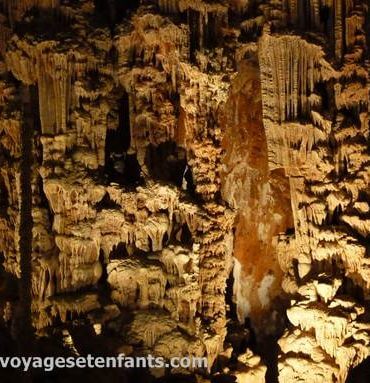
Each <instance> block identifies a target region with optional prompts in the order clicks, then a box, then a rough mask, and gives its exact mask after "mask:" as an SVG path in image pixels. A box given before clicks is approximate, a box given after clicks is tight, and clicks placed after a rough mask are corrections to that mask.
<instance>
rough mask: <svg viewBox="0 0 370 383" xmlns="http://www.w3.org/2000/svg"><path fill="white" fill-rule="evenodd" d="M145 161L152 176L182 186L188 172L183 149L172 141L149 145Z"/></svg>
mask: <svg viewBox="0 0 370 383" xmlns="http://www.w3.org/2000/svg"><path fill="white" fill-rule="evenodd" d="M145 162H146V165H147V167H148V169H149V173H150V174H149V175H150V176H151V177H152V178H154V179H155V180H158V181H159V180H160V181H164V182H169V183H172V184H174V185H176V186H178V187H181V186H182V184H183V180H184V177H185V176H186V173H187V172H188V167H187V164H186V152H185V149H183V148H180V147H178V146H177V145H176V143H175V142H173V141H167V142H164V143H162V144H159V145H158V146H154V145H149V146H148V149H147V153H146V159H145ZM189 181H190V178H189Z"/></svg>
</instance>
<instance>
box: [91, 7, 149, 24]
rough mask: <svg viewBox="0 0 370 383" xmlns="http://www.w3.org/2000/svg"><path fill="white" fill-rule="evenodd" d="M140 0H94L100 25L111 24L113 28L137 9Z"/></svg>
mask: <svg viewBox="0 0 370 383" xmlns="http://www.w3.org/2000/svg"><path fill="white" fill-rule="evenodd" d="M140 3H141V1H140V0H130V1H127V0H94V11H95V12H94V13H95V17H96V21H97V22H98V23H99V24H100V25H109V27H110V28H111V29H112V30H113V29H114V27H115V25H116V24H118V23H120V22H121V21H122V20H123V19H124V18H125V17H127V16H128V15H129V14H130V13H131V12H132V11H135V10H136V9H137V8H138V7H139V5H140Z"/></svg>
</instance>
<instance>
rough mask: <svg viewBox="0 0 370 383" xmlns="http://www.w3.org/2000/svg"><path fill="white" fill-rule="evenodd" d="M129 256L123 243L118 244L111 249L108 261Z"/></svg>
mask: <svg viewBox="0 0 370 383" xmlns="http://www.w3.org/2000/svg"><path fill="white" fill-rule="evenodd" d="M129 256H130V255H129V253H128V251H127V248H126V245H125V244H124V243H123V242H120V243H118V245H114V246H113V249H112V250H111V252H110V254H109V259H110V260H112V259H124V258H128V257H129Z"/></svg>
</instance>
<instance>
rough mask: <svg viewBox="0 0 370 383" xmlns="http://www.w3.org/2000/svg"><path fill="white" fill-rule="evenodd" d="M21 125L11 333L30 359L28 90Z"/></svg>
mask: <svg viewBox="0 0 370 383" xmlns="http://www.w3.org/2000/svg"><path fill="white" fill-rule="evenodd" d="M23 101H24V117H25V118H24V122H23V124H22V125H21V138H22V140H21V147H22V156H21V163H20V189H21V193H20V198H21V207H20V228H19V236H20V240H19V249H20V270H21V277H20V279H19V303H18V307H17V311H16V314H15V318H14V324H13V326H14V327H13V329H14V332H15V334H14V335H15V337H16V339H17V341H18V348H19V352H20V353H21V355H31V354H32V345H33V338H34V329H33V327H32V320H31V302H32V295H31V291H32V289H31V280H32V263H31V259H32V227H33V218H32V186H31V179H32V174H31V172H32V162H33V155H32V140H33V126H34V121H33V118H32V105H31V104H30V97H29V89H28V88H26V87H24V88H23Z"/></svg>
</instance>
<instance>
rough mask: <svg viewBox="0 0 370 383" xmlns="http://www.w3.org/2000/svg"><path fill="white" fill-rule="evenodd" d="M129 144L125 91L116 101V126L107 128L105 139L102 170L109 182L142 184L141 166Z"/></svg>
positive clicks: (126, 96) (131, 184)
mask: <svg viewBox="0 0 370 383" xmlns="http://www.w3.org/2000/svg"><path fill="white" fill-rule="evenodd" d="M130 145H131V131H130V100H129V96H128V94H127V93H126V92H124V94H123V96H122V98H121V99H120V100H119V101H118V126H117V127H116V129H108V130H107V134H106V139H105V166H104V172H105V175H106V177H107V178H108V181H109V182H116V183H118V184H120V185H123V186H138V185H142V184H143V178H142V175H141V168H140V165H139V163H138V161H137V157H136V153H131V152H130V151H129V148H130Z"/></svg>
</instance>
